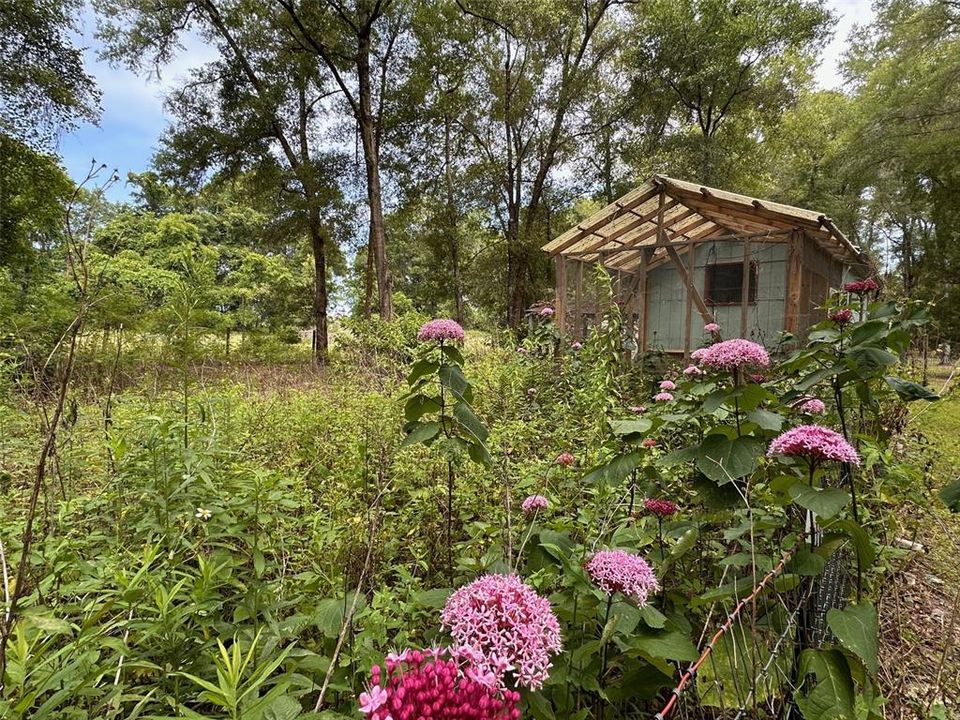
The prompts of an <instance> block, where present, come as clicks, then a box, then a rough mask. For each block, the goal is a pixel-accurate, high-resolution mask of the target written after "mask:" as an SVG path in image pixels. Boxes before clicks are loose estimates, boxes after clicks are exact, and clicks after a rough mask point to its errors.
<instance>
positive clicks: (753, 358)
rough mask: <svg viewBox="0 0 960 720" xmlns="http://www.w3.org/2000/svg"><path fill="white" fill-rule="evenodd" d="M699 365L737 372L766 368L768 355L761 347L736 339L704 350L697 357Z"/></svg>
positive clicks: (768, 359)
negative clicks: (744, 369)
mask: <svg viewBox="0 0 960 720" xmlns="http://www.w3.org/2000/svg"><path fill="white" fill-rule="evenodd" d="M698 359H699V361H700V364H701V365H706V366H707V367H711V368H713V369H715V370H738V369H740V368H743V367H768V366H769V365H770V355H769V354H768V353H767V351H766V349H764V347H763V345H758V344H757V343H755V342H751V341H750V340H744V339H743V338H736V339H734V340H724V341H723V342H718V343H714V344H713V345H711V346H709V347H707V348H704V350H703V352H702V353H700V355H699V357H698Z"/></svg>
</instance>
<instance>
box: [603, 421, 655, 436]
mask: <svg viewBox="0 0 960 720" xmlns="http://www.w3.org/2000/svg"><path fill="white" fill-rule="evenodd" d="M651 427H653V422H652V421H650V420H648V419H647V418H637V419H635V420H611V421H610V430H611V432H613V434H614V435H619V436H620V437H629V436H630V435H643V434H645V433H646V432H647V431H648V430H650V428H651Z"/></svg>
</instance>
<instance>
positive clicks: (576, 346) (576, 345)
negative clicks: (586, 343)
mask: <svg viewBox="0 0 960 720" xmlns="http://www.w3.org/2000/svg"><path fill="white" fill-rule="evenodd" d="M582 347H583V344H582V343H580V342H577V341H574V342H573V343H572V344H571V345H570V348H571V349H572V350H579V349H580V348H582Z"/></svg>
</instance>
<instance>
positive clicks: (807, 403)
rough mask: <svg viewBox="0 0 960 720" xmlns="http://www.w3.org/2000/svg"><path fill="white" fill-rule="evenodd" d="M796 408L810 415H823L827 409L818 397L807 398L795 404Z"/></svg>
mask: <svg viewBox="0 0 960 720" xmlns="http://www.w3.org/2000/svg"><path fill="white" fill-rule="evenodd" d="M797 410H799V411H800V412H803V413H808V414H810V415H823V413H825V412H826V411H827V406H826V405H824V404H823V400H820V399H819V398H807V399H806V400H804V401H802V402H801V403H800V404H799V405H797Z"/></svg>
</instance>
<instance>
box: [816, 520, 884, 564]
mask: <svg viewBox="0 0 960 720" xmlns="http://www.w3.org/2000/svg"><path fill="white" fill-rule="evenodd" d="M826 530H827V532H829V533H831V534H836V533H839V534H841V535H846V536H847V537H849V538H850V539H851V540H852V541H853V547H854V548H855V549H856V551H857V557H858V558H859V559H860V567H861V568H862V569H863V570H866V569H867V568H868V567H870V566H871V565H873V561H874V560H876V559H877V553H876V551H875V550H874V549H873V543H872V542H871V540H870V535H868V534H867V531H866V530H864V529H863V528H862V527H860V526H859V525H858V524H857V523H856V522H854V521H853V520H850V519H847V518H844V519H842V520H834V521H833V522H831V523H830V525H829V526H828V527H827V528H826ZM829 537H830V536H829V535H828V536H826V537H825V538H824V541H826V540H828V539H829ZM824 544H826V543H824Z"/></svg>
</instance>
